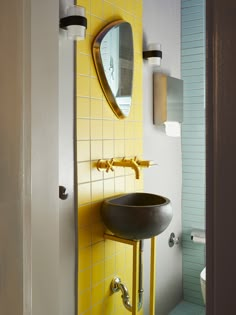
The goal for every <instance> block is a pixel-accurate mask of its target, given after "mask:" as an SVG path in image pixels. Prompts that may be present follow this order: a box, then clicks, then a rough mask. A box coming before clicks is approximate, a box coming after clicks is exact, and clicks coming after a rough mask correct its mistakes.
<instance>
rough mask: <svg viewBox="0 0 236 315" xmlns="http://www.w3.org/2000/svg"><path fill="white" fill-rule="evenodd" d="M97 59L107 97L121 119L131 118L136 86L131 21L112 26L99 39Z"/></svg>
mask: <svg viewBox="0 0 236 315" xmlns="http://www.w3.org/2000/svg"><path fill="white" fill-rule="evenodd" d="M92 51H93V60H94V64H95V68H96V71H97V75H98V78H99V81H100V84H101V87H102V90H103V92H104V95H105V97H106V99H107V101H108V103H109V105H110V107H111V109H112V110H113V112H114V113H115V115H116V116H117V117H118V118H119V119H123V118H126V117H127V116H128V115H129V112H130V107H131V101H132V84H133V64H134V52H133V35H132V28H131V25H130V24H129V23H128V22H125V21H123V20H118V21H115V22H112V23H110V24H109V25H107V26H106V27H105V28H104V29H102V30H101V32H100V33H99V34H98V35H97V36H96V37H95V39H94V42H93V46H92Z"/></svg>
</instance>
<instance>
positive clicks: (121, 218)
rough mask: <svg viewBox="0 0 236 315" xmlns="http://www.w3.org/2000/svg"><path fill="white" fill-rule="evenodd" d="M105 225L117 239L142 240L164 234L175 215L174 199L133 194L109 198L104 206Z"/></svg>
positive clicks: (147, 194)
mask: <svg viewBox="0 0 236 315" xmlns="http://www.w3.org/2000/svg"><path fill="white" fill-rule="evenodd" d="M101 216H102V220H103V222H104V224H105V226H106V227H107V228H108V229H109V230H110V231H111V232H112V233H113V234H115V235H116V236H119V237H122V238H126V239H131V240H141V239H146V238H152V237H154V236H156V235H158V234H160V233H162V232H163V231H164V230H165V229H166V228H167V226H168V225H169V223H170V221H171V219H172V216H173V213H172V206H171V203H170V200H169V199H167V198H165V197H162V196H159V195H155V194H150V193H129V194H124V195H119V196H114V197H111V198H108V199H105V200H104V202H103V204H102V207H101Z"/></svg>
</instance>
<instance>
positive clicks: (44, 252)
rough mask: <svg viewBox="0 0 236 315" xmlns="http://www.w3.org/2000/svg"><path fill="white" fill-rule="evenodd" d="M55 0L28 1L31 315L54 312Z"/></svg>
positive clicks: (56, 214)
mask: <svg viewBox="0 0 236 315" xmlns="http://www.w3.org/2000/svg"><path fill="white" fill-rule="evenodd" d="M58 23H59V3H58V1H57V0H52V1H46V0H44V1H36V0H31V50H30V52H31V54H30V56H31V59H30V60H31V168H32V174H31V196H32V203H31V217H32V221H31V228H32V314H33V315H42V314H44V315H58V314H60V313H59V198H58V183H59V180H58V177H59V175H58V169H59V166H58V150H59V145H58Z"/></svg>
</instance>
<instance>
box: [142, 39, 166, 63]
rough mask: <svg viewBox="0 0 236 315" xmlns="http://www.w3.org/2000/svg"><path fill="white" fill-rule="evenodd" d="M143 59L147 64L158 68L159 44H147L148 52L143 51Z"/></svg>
mask: <svg viewBox="0 0 236 315" xmlns="http://www.w3.org/2000/svg"><path fill="white" fill-rule="evenodd" d="M143 59H145V60H148V63H149V64H152V65H156V66H160V65H161V59H162V51H161V44H149V45H148V50H147V51H143Z"/></svg>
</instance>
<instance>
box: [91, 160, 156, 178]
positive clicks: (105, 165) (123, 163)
mask: <svg viewBox="0 0 236 315" xmlns="http://www.w3.org/2000/svg"><path fill="white" fill-rule="evenodd" d="M152 165H154V163H153V162H152V161H148V160H139V159H138V158H137V157H134V158H131V159H127V158H125V157H124V158H122V159H110V160H98V161H97V169H98V170H99V171H101V170H106V172H107V173H108V172H109V171H114V166H118V167H119V166H120V167H130V168H132V169H133V170H134V172H135V177H136V179H139V178H140V168H141V167H150V166H152Z"/></svg>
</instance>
